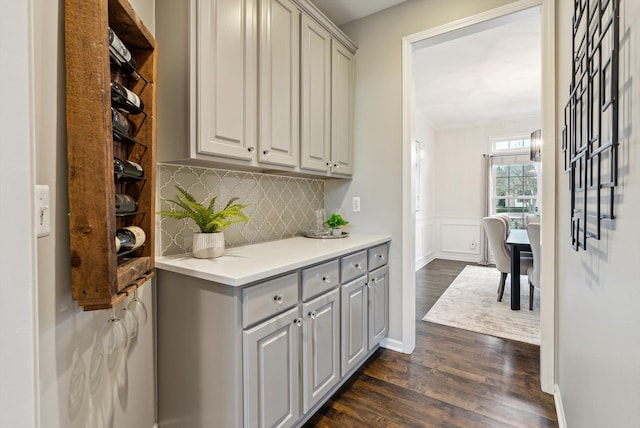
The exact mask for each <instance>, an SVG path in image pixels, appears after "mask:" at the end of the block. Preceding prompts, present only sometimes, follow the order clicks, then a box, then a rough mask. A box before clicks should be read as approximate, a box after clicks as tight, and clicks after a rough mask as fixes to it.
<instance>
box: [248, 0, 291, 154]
mask: <svg viewBox="0 0 640 428" xmlns="http://www.w3.org/2000/svg"><path fill="white" fill-rule="evenodd" d="M259 33H260V88H259V90H260V108H259V117H260V120H259V121H258V123H259V130H260V132H259V139H258V143H259V151H258V160H259V161H260V162H262V163H271V164H276V165H284V166H290V167H295V166H297V165H298V156H299V155H298V152H299V147H300V11H299V10H298V8H297V7H296V6H295V5H294V4H293V3H292V2H291V1H289V0H262V1H261V2H260V31H259Z"/></svg>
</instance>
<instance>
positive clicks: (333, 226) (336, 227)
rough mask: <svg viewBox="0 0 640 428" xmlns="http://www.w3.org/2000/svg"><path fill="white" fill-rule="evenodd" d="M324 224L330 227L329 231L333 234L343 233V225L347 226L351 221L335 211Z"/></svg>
mask: <svg viewBox="0 0 640 428" xmlns="http://www.w3.org/2000/svg"><path fill="white" fill-rule="evenodd" d="M324 224H326V225H327V227H329V232H330V233H331V234H332V235H342V229H341V228H342V226H346V225H347V224H349V222H348V221H346V220H345V219H343V218H342V216H341V215H340V214H336V213H333V214H331V215H330V216H329V218H328V219H327V221H325V222H324Z"/></svg>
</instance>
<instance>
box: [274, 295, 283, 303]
mask: <svg viewBox="0 0 640 428" xmlns="http://www.w3.org/2000/svg"><path fill="white" fill-rule="evenodd" d="M273 301H274V302H276V303H280V304H282V296H281V295H280V294H276V295H275V296H273Z"/></svg>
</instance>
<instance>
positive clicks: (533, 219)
mask: <svg viewBox="0 0 640 428" xmlns="http://www.w3.org/2000/svg"><path fill="white" fill-rule="evenodd" d="M525 220H526V222H527V225H529V224H531V223H540V216H539V215H538V214H527V216H526V217H525Z"/></svg>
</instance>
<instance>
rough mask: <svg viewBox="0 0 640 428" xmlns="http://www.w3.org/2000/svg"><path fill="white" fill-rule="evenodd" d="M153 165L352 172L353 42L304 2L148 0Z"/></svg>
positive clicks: (321, 173) (318, 173)
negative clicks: (154, 46) (152, 43)
mask: <svg viewBox="0 0 640 428" xmlns="http://www.w3.org/2000/svg"><path fill="white" fill-rule="evenodd" d="M155 5H156V23H157V25H156V35H157V39H158V44H159V45H160V46H162V55H161V56H160V57H159V59H158V69H159V75H161V76H162V85H160V87H159V89H158V115H159V116H163V117H165V118H166V120H163V121H160V122H159V126H158V149H157V159H158V161H159V162H171V161H179V162H181V163H185V162H186V163H188V161H192V160H196V161H198V163H201V162H202V161H204V162H206V163H208V164H210V165H211V166H222V167H238V168H241V169H255V170H260V171H272V170H273V171H286V172H288V173H293V174H304V175H316V176H323V177H331V176H338V177H349V176H350V175H351V174H352V172H353V147H352V134H353V132H352V128H353V102H352V98H353V94H352V92H353V53H354V52H355V51H356V46H355V45H354V44H353V43H352V42H351V41H350V40H349V39H348V38H347V37H346V36H345V35H344V34H342V33H341V32H340V30H339V29H338V28H337V27H336V26H335V25H334V24H333V23H331V22H330V21H328V20H327V19H326V17H324V15H322V14H321V13H320V12H319V11H318V10H317V9H316V8H315V6H313V5H312V4H311V3H310V2H309V1H308V0H185V1H175V0H156V3H155Z"/></svg>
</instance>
